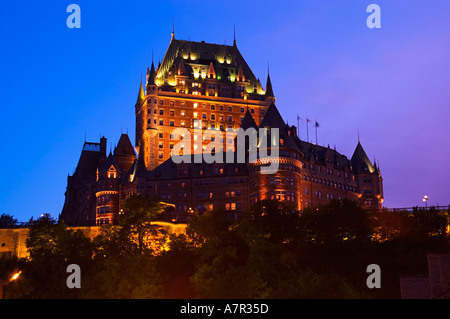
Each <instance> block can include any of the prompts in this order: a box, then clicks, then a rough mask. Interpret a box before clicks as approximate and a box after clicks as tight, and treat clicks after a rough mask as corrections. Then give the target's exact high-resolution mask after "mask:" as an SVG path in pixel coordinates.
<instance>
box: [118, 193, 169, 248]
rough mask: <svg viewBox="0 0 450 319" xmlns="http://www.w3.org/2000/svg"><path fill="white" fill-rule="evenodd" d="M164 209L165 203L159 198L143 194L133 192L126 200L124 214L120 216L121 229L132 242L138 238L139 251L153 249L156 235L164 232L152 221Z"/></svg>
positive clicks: (137, 246)
mask: <svg viewBox="0 0 450 319" xmlns="http://www.w3.org/2000/svg"><path fill="white" fill-rule="evenodd" d="M164 210H165V205H163V204H162V203H161V202H160V201H159V199H158V198H155V197H149V196H145V195H142V194H133V195H131V196H130V197H129V198H127V199H126V200H125V201H124V206H123V214H121V215H120V216H119V226H120V227H121V228H120V231H121V233H122V235H123V236H125V237H128V236H129V239H131V240H132V241H131V242H133V240H134V239H137V243H136V244H137V245H136V246H135V248H136V249H137V251H138V252H139V253H142V252H144V251H145V250H149V249H152V247H151V246H152V241H153V242H154V241H155V236H157V235H158V233H159V234H162V232H163V230H162V228H161V227H159V226H157V225H152V224H151V222H152V221H154V220H156V219H157V217H158V216H159V215H160V214H161V213H163V212H164Z"/></svg>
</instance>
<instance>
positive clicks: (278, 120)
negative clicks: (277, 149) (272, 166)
mask: <svg viewBox="0 0 450 319" xmlns="http://www.w3.org/2000/svg"><path fill="white" fill-rule="evenodd" d="M259 127H260V128H264V127H270V128H278V129H279V134H280V139H283V142H284V143H283V145H281V144H280V146H283V147H286V148H290V149H293V150H297V151H300V149H299V148H298V145H297V144H296V143H295V141H294V138H293V136H292V135H291V133H290V127H289V125H287V124H286V123H285V122H284V120H283V117H282V116H281V114H280V112H279V111H278V108H277V107H276V106H275V103H273V102H272V103H271V104H270V106H269V108H268V109H267V112H266V114H265V115H264V119H263V120H262V121H261V124H260V125H259Z"/></svg>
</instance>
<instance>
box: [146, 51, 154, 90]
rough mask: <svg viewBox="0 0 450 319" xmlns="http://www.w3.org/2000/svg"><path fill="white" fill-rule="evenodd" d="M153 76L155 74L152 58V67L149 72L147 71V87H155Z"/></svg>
mask: <svg viewBox="0 0 450 319" xmlns="http://www.w3.org/2000/svg"><path fill="white" fill-rule="evenodd" d="M147 70H148V69H147ZM155 74H156V72H155V64H154V63H153V58H152V67H151V68H150V71H147V86H149V85H155Z"/></svg>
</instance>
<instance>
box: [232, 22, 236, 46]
mask: <svg viewBox="0 0 450 319" xmlns="http://www.w3.org/2000/svg"><path fill="white" fill-rule="evenodd" d="M233 33H234V38H233V46H236V24H234V25H233Z"/></svg>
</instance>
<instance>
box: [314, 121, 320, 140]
mask: <svg viewBox="0 0 450 319" xmlns="http://www.w3.org/2000/svg"><path fill="white" fill-rule="evenodd" d="M314 126H315V127H316V145H319V144H318V143H317V127H318V126H319V124H318V123H317V121H316V124H315V125H314Z"/></svg>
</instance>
